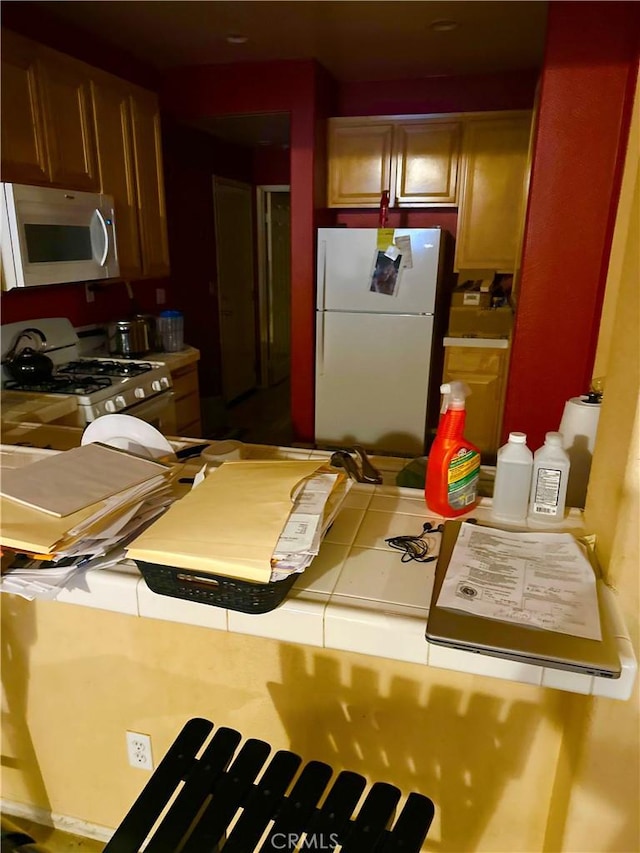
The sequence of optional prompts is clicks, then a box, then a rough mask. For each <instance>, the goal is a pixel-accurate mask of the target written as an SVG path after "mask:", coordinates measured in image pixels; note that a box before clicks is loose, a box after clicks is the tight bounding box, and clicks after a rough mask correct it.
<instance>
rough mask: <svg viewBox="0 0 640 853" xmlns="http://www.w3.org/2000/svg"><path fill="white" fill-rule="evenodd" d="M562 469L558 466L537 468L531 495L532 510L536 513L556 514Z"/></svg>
mask: <svg viewBox="0 0 640 853" xmlns="http://www.w3.org/2000/svg"><path fill="white" fill-rule="evenodd" d="M561 482H562V471H560V470H559V469H558V468H539V469H538V476H537V477H536V488H535V492H534V496H533V508H532V510H533V512H534V513H536V514H538V515H556V513H557V511H558V500H559V497H560V484H561Z"/></svg>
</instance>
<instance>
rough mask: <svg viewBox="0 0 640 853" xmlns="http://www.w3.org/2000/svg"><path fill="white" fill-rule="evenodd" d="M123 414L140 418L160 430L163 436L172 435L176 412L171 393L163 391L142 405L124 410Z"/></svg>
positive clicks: (138, 404) (144, 401) (137, 404)
mask: <svg viewBox="0 0 640 853" xmlns="http://www.w3.org/2000/svg"><path fill="white" fill-rule="evenodd" d="M124 414H126V415H133V417H134V418H140V420H142V421H146V422H147V423H148V424H151V426H154V427H155V428H156V429H158V430H160V432H162V433H163V434H164V435H172V434H173V431H174V429H175V422H176V410H175V403H174V393H173V391H164V392H163V393H162V394H157V395H156V396H155V397H150V398H149V399H148V400H143V402H142V403H136V404H135V405H134V406H131V407H130V408H128V409H125V410H124Z"/></svg>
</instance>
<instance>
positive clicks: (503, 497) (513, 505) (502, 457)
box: [491, 432, 533, 524]
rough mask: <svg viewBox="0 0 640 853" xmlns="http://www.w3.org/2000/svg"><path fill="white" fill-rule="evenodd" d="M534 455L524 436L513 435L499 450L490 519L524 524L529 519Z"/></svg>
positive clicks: (510, 434) (518, 433) (516, 433)
mask: <svg viewBox="0 0 640 853" xmlns="http://www.w3.org/2000/svg"><path fill="white" fill-rule="evenodd" d="M532 471H533V453H532V452H531V451H530V450H529V448H528V447H527V436H526V435H525V433H523V432H510V433H509V440H508V442H507V443H506V444H503V446H502V447H501V448H500V449H499V450H498V461H497V465H496V479H495V483H494V486H493V501H492V504H491V517H492V518H495V519H496V520H497V521H506V522H511V523H513V524H523V523H524V522H525V521H526V518H527V508H528V506H529V492H530V490H531V474H532Z"/></svg>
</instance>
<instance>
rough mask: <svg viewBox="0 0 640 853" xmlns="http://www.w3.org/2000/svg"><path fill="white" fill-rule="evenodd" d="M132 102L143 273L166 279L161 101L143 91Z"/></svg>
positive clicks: (166, 245) (167, 253)
mask: <svg viewBox="0 0 640 853" xmlns="http://www.w3.org/2000/svg"><path fill="white" fill-rule="evenodd" d="M130 102H131V117H132V128H133V151H134V158H135V167H136V181H137V199H138V222H139V226H140V241H141V246H142V265H143V273H144V275H146V276H164V275H168V273H169V247H168V241H167V214H166V208H165V200H164V176H163V171H162V140H161V136H160V109H159V106H158V98H157V97H156V95H154V94H153V93H152V92H146V91H144V90H142V89H140V90H136V91H135V92H134V93H133V94H132V95H131V98H130Z"/></svg>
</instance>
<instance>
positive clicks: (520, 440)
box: [509, 432, 527, 444]
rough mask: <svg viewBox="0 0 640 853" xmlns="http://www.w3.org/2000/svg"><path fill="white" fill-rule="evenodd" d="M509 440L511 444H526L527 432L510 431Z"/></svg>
mask: <svg viewBox="0 0 640 853" xmlns="http://www.w3.org/2000/svg"><path fill="white" fill-rule="evenodd" d="M509 441H510V442H511V444H526V443H527V434H526V432H510V433H509Z"/></svg>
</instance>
